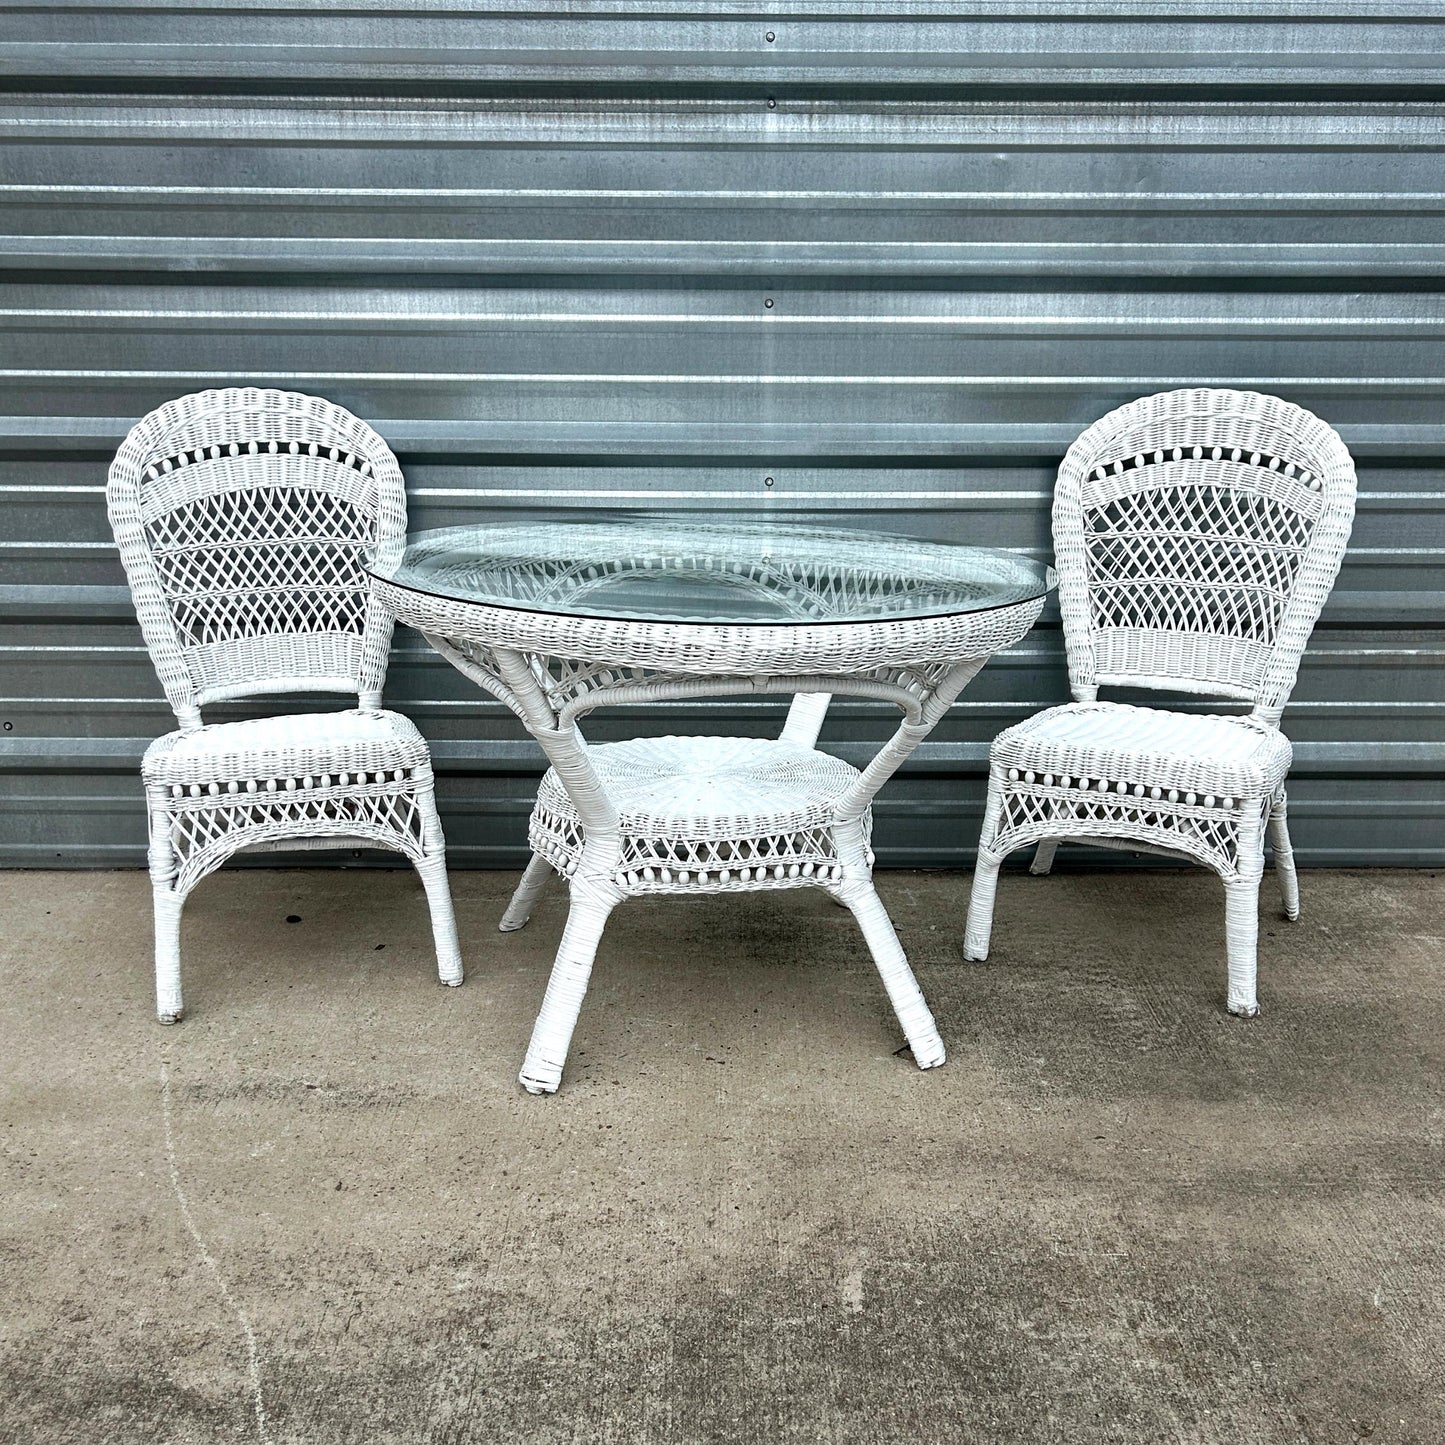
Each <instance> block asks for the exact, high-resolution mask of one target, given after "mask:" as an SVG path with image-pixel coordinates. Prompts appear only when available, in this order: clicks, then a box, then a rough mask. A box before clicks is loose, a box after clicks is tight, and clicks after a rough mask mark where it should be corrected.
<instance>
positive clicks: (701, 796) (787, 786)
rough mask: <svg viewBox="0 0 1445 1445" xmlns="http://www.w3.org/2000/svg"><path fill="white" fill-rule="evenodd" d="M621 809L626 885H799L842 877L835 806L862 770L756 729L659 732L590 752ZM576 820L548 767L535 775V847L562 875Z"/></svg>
mask: <svg viewBox="0 0 1445 1445" xmlns="http://www.w3.org/2000/svg"><path fill="white" fill-rule="evenodd" d="M589 756H590V757H591V758H592V761H593V765H594V767H595V768H596V771H597V776H598V779H599V781H600V782H601V783H602V785H603V787H604V788H605V789H606V792H607V795H608V797H609V798H610V799H611V800H612V801H613V804H614V806H615V807H616V809H617V814H618V824H619V828H620V831H621V833H622V851H621V857H620V861H619V864H618V867H617V870H616V872H615V874H614V876H613V881H614V882H615V883H616V884H617V886H618V887H620V888H622V889H623V890H624V891H625V892H629V893H640V892H650V891H664V890H665V891H669V892H675V891H677V889H678V888H679V887H682V888H688V887H691V888H694V889H697V890H701V891H708V892H712V891H717V890H719V889H724V888H729V887H733V888H758V887H767V886H768V885H769V884H770V883H777V884H779V885H780V886H790V885H791V886H797V883H798V881H800V880H802V879H807V878H816V879H817V880H818V882H819V883H820V884H821V883H824V882H827V881H829V880H831V879H833V878H835V877H837V876H840V873H841V867H840V865H839V862H838V853H837V848H836V846H835V843H834V838H833V823H834V807H835V805H836V803H837V802H838V799H839V798H841V797H842V796H843V794H844V793H845V792H846V791H847V790H848V788H849V787H851V786H852V784H853V783H855V782H856V781H857V778H858V771H857V769H856V768H852V767H850V766H849V765H848V764H847V763H845V762H843V761H842V760H841V759H839V758H835V757H832V756H830V755H829V754H827V753H820V752H817V751H816V750H814V749H813V748H806V747H799V746H797V745H796V744H792V743H786V742H781V741H773V740H771V739H763V738H726V737H662V738H635V739H632V740H630V741H627V742H619V743H603V744H600V745H596V746H594V747H592V748H591V749H590V750H589ZM584 837H585V834H584V830H583V826H582V820H581V818H580V817H579V816H578V813H577V809H576V807H575V805H574V804H573V802H572V800H571V799H570V798H569V797H568V795H567V791H566V789H565V788H564V787H563V784H562V780H561V779H560V778H559V777H558V775H557V772H556V770H555V769H551V770H549V771H548V773H547V775H546V777H545V778H543V780H542V786H541V788H540V790H539V792H538V796H537V806H536V809H535V810H534V812H533V815H532V827H531V843H532V847H533V848H534V849H535V850H536V851H537V852H538V853H539V854H540V855H541V856H542V857H543V858H545V859H546V860H547V861H548V862H549V863H550V864H551V865H552V866H553V867H554V868H555V869H557V870H558V871H559V872H561V873H563V874H566V875H568V876H570V875H571V874H572V873H573V872H575V870H576V867H577V863H578V861H579V860H580V858H581V855H582V848H583V842H584Z"/></svg>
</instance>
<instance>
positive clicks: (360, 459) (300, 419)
mask: <svg viewBox="0 0 1445 1445" xmlns="http://www.w3.org/2000/svg"><path fill="white" fill-rule="evenodd" d="M106 498H107V503H108V506H109V510H110V521H111V526H112V528H113V529H114V531H115V539H116V543H117V545H118V546H119V548H120V556H121V561H122V562H123V563H124V565H125V570H126V575H127V577H128V578H129V580H130V586H131V593H132V595H133V596H134V598H135V604H136V613H137V616H138V617H139V619H140V624H141V630H142V632H143V633H144V635H145V640H146V644H147V646H148V647H149V649H150V653H151V657H152V660H153V661H154V663H155V666H156V671H157V672H158V673H159V674H160V678H161V683H162V685H163V686H164V688H165V692H166V698H167V700H168V701H169V702H170V705H171V708H172V710H173V711H174V712H175V715H176V719H177V721H178V722H179V723H180V725H181V726H180V730H179V731H178V732H173V733H169V734H167V735H166V736H165V737H162V738H158V739H157V740H156V741H155V742H154V743H153V744H152V745H151V746H150V747H149V748H148V749H147V750H146V755H145V760H144V762H143V763H142V765H141V773H142V777H143V778H144V781H145V789H146V798H147V804H148V808H149V813H150V853H149V859H150V873H151V882H152V885H153V888H154V893H155V933H156V939H155V949H156V1012H157V1014H158V1016H159V1017H160V1020H161V1022H162V1023H174V1022H175V1021H176V1020H177V1019H179V1018H180V1017H181V974H180V924H181V909H182V907H183V905H184V903H185V898H186V895H187V894H188V893H189V892H190V890H191V889H192V888H194V887H195V885H196V884H197V883H198V882H200V880H201V879H202V878H204V877H205V876H206V875H207V874H208V873H211V872H212V871H214V870H215V869H216V868H218V867H220V865H221V864H222V863H223V862H225V860H226V859H227V858H229V857H230V856H231V854H233V853H235V852H237V851H238V850H239V849H242V848H274V847H286V848H288V849H290V848H308V847H309V848H338V847H356V846H365V847H382V848H392V849H396V850H398V851H400V852H402V853H405V854H406V855H407V857H409V858H410V859H411V860H412V862H413V863H414V864H415V865H416V869H417V872H418V873H419V874H420V875H421V879H422V883H423V884H424V886H425V888H426V892H427V898H428V901H429V902H430V905H431V915H432V928H433V932H434V935H435V941H436V951H437V963H438V972H439V973H440V976H441V978H442V981H443V982H445V983H447V984H452V985H455V984H459V983H460V982H461V981H462V966H461V956H460V953H459V951H458V949H457V937H456V924H455V922H454V920H453V917H452V905H451V895H450V893H449V891H448V888H447V875H446V854H445V848H444V844H443V841H442V830H441V824H440V822H439V821H438V819H437V811H436V802H435V799H434V796H433V784H432V770H431V759H430V755H429V753H428V751H427V746H426V743H425V741H424V740H423V739H422V737H421V734H420V733H418V732H417V730H416V728H415V727H414V726H413V725H412V724H411V723H410V722H409V721H408V720H407V719H406V718H403V717H401V716H399V715H398V714H396V713H393V712H386V711H384V710H383V709H382V707H381V688H382V682H383V680H384V678H385V675H386V662H387V651H388V648H389V647H390V644H391V632H392V617H391V614H390V613H388V612H387V611H386V610H385V609H384V608H382V607H380V606H378V605H377V604H376V602H375V601H374V599H373V598H372V597H371V595H370V591H369V585H368V577H367V574H366V571H365V570H364V569H365V566H366V564H367V563H368V562H370V561H372V560H373V559H376V560H379V561H382V562H385V561H388V560H395V559H396V558H397V557H399V556H400V555H401V551H402V548H403V546H404V544H405V538H406V493H405V488H404V483H403V481H402V476H401V471H400V469H399V468H398V466H397V464H396V458H395V457H394V456H393V455H392V454H391V451H390V449H389V448H388V447H387V445H386V443H385V442H383V441H382V440H381V438H380V437H379V436H377V434H376V433H375V432H374V431H372V429H371V428H370V427H369V426H367V425H366V424H365V423H364V422H361V421H358V420H357V418H356V417H354V416H352V415H351V414H350V413H349V412H346V411H343V410H342V409H341V408H340V407H338V406H333V405H332V404H331V403H330V402H326V401H321V400H319V399H318V398H316V397H311V396H302V395H299V394H297V393H295V392H285V391H274V390H257V389H254V388H245V389H239V388H231V389H227V390H224V391H204V392H198V393H195V394H194V395H191V396H183V397H180V398H179V399H178V400H176V401H171V402H167V403H166V404H165V405H164V406H162V407H159V408H158V409H157V410H155V411H153V412H151V413H150V414H149V415H148V416H145V417H143V418H142V419H141V420H140V421H139V422H137V423H136V425H135V426H134V427H133V428H132V430H131V432H130V434H129V436H127V437H126V439H125V441H124V442H123V443H122V444H121V448H120V450H119V451H118V452H117V453H116V457H115V461H114V462H113V463H112V464H111V468H110V480H109V484H108V486H107V488H106ZM320 691H325V692H355V693H356V694H357V702H358V706H357V707H356V708H355V709H353V710H350V711H346V712H323V713H308V714H303V715H300V716H293V717H278V718H269V719H260V720H254V721H247V722H234V723H220V724H214V725H211V726H202V723H201V711H200V710H201V707H202V705H203V704H205V703H210V702H218V701H221V700H222V699H226V698H239V697H248V696H253V695H255V694H258V693H284V692H320Z"/></svg>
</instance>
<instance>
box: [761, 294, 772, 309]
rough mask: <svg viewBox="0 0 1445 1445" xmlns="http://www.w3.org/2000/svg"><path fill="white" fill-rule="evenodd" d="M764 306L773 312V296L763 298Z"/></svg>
mask: <svg viewBox="0 0 1445 1445" xmlns="http://www.w3.org/2000/svg"><path fill="white" fill-rule="evenodd" d="M763 305H764V306H766V307H767V309H768V310H769V311H771V310H772V309H773V298H772V297H771V296H765V297H763Z"/></svg>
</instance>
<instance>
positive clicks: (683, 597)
mask: <svg viewBox="0 0 1445 1445" xmlns="http://www.w3.org/2000/svg"><path fill="white" fill-rule="evenodd" d="M377 575H378V576H379V577H383V578H384V579H385V580H386V581H388V582H390V583H392V584H393V585H394V586H398V587H404V588H407V589H409V590H412V591H415V592H419V593H423V594H426V595H429V596H433V597H444V598H448V599H451V600H454V601H459V602H471V603H477V604H480V605H483V606H489V607H506V608H514V609H517V610H520V611H528V612H545V613H549V614H551V615H554V616H564V617H569V616H570V617H585V618H597V619H604V620H609V621H637V622H652V623H658V622H661V623H680V624H697V623H701V624H704V625H706V624H721V625H724V626H747V625H749V624H758V625H765V626H771V627H776V626H780V625H784V626H786V625H788V624H795V625H799V626H803V625H817V624H818V623H847V622H880V621H901V620H905V619H909V618H924V617H947V616H954V615H956V614H958V613H965V612H984V611H988V610H989V609H991V608H995V607H1008V606H1012V605H1014V604H1017V603H1020V602H1029V601H1032V600H1034V599H1036V598H1039V597H1042V596H1043V595H1044V593H1046V592H1047V591H1048V590H1049V589H1050V588H1051V587H1052V586H1053V572H1052V570H1051V569H1050V568H1048V567H1045V566H1044V565H1043V564H1041V563H1038V562H1035V561H1033V560H1032V559H1030V558H1028V557H1023V556H1020V555H1018V554H1017V553H1013V552H996V551H991V550H989V549H987V548H982V547H968V546H958V545H953V544H950V543H942V542H925V541H919V540H916V539H913V538H909V537H900V536H897V535H894V534H887V533H877V532H859V531H851V530H845V529H843V528H830V527H798V526H787V525H774V524H772V523H761V524H760V523H739V524H736V525H735V524H731V523H729V524H726V525H718V524H706V523H694V522H687V521H679V520H672V519H667V518H659V517H655V516H652V517H635V518H630V519H628V520H625V521H606V522H596V521H591V522H583V521H571V520H557V521H545V522H540V521H539V522H530V523H525V524H520V525H518V524H506V525H501V526H492V525H479V526H468V527H447V528H443V529H441V530H439V531H434V532H420V533H414V534H413V535H412V536H411V537H409V538H408V539H407V548H406V553H405V555H404V556H403V558H402V560H401V562H400V564H399V565H398V566H396V567H395V568H393V569H384V570H378V572H377Z"/></svg>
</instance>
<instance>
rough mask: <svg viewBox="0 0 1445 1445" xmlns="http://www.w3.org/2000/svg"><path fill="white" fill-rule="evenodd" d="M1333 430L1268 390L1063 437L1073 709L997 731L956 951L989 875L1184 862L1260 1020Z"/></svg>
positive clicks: (1316, 604)
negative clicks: (1023, 857) (1287, 712)
mask: <svg viewBox="0 0 1445 1445" xmlns="http://www.w3.org/2000/svg"><path fill="white" fill-rule="evenodd" d="M1354 502H1355V471H1354V464H1353V462H1352V461H1351V460H1350V455H1349V453H1348V452H1347V451H1346V450H1345V446H1344V443H1343V442H1342V441H1341V440H1340V438H1339V436H1338V435H1337V434H1336V433H1335V432H1334V431H1333V430H1332V429H1331V428H1330V427H1328V426H1327V425H1326V424H1325V423H1324V422H1322V421H1321V420H1320V419H1319V418H1318V417H1316V416H1313V415H1312V414H1311V413H1309V412H1307V411H1303V410H1301V409H1300V408H1299V407H1297V406H1293V405H1291V404H1290V403H1288V402H1284V401H1281V400H1279V399H1278V398H1277V397H1272V396H1263V395H1260V394H1258V393H1254V392H1240V391H1227V390H1218V389H1195V390H1186V391H1173V392H1165V393H1161V394H1160V395H1157V396H1149V397H1144V398H1142V399H1141V400H1139V401H1135V402H1131V403H1130V404H1129V405H1127V406H1123V407H1120V408H1119V409H1118V410H1117V411H1112V412H1110V413H1109V414H1108V415H1107V416H1105V417H1103V418H1101V419H1100V420H1099V421H1097V422H1095V423H1094V425H1093V426H1091V427H1090V428H1089V429H1088V430H1087V431H1085V432H1084V433H1083V435H1082V436H1080V437H1079V439H1078V440H1077V441H1076V442H1075V443H1074V445H1073V446H1072V447H1070V449H1069V452H1068V455H1067V456H1066V457H1065V458H1064V462H1063V465H1062V467H1061V468H1060V470H1059V478H1058V485H1057V488H1056V490H1055V493H1054V544H1055V549H1056V552H1057V566H1058V574H1059V603H1060V608H1061V611H1062V614H1063V624H1064V636H1065V640H1066V643H1067V647H1068V657H1069V677H1070V683H1071V690H1072V692H1073V695H1074V698H1075V701H1074V702H1073V703H1069V704H1065V705H1064V706H1062V707H1055V708H1050V709H1049V710H1048V711H1046V712H1043V713H1040V714H1038V715H1037V716H1036V717H1033V718H1031V719H1029V720H1028V721H1027V722H1025V723H1021V724H1020V725H1019V726H1017V727H1013V728H1009V729H1008V730H1007V731H1006V732H1004V733H1001V734H1000V735H999V737H998V738H997V739H996V740H995V742H994V745H993V749H992V752H991V756H990V767H989V790H988V803H987V807H986V810H985V815H984V824H983V835H982V838H981V840H980V843H979V855H978V866H977V870H976V872H975V874H974V882H973V895H972V898H971V900H970V904H969V911H968V925H967V931H966V934H965V941H964V951H965V953H966V955H967V956H968V957H969V958H974V959H983V958H986V957H987V956H988V945H989V934H990V931H991V928H992V922H993V905H994V892H995V888H996V886H997V881H998V871H999V865H1000V863H1001V861H1002V860H1003V858H1004V857H1005V856H1006V855H1007V854H1008V853H1010V852H1012V851H1013V850H1014V849H1016V848H1021V847H1024V846H1025V845H1028V844H1033V843H1037V844H1038V853H1037V855H1036V857H1035V860H1034V864H1033V871H1034V872H1035V873H1047V872H1048V871H1049V868H1050V867H1051V866H1052V863H1053V857H1054V850H1055V848H1056V847H1057V845H1058V843H1059V842H1061V841H1067V842H1074V843H1090V844H1097V845H1100V846H1103V847H1122V848H1129V849H1135V850H1140V851H1146V852H1158V853H1163V854H1166V855H1169V856H1177V857H1184V858H1188V859H1192V860H1194V861H1196V862H1200V863H1203V864H1205V865H1206V866H1208V867H1210V868H1213V869H1214V871H1215V872H1217V873H1218V874H1219V875H1220V877H1221V878H1222V879H1223V880H1224V885H1225V909H1226V939H1227V946H1228V959H1229V988H1228V996H1227V1004H1228V1007H1229V1009H1230V1011H1231V1012H1233V1013H1236V1014H1240V1015H1243V1016H1245V1017H1252V1016H1253V1015H1254V1014H1256V1013H1258V1011H1259V1005H1258V999H1257V996H1256V988H1255V974H1256V953H1257V940H1258V932H1259V905H1258V897H1259V884H1260V878H1261V875H1262V873H1263V869H1264V844H1265V835H1266V833H1268V835H1269V840H1270V842H1271V843H1272V844H1273V847H1274V856H1275V867H1276V870H1277V872H1278V873H1279V876H1280V883H1281V887H1282V890H1283V893H1284V903H1285V911H1286V913H1287V915H1288V916H1289V917H1290V918H1297V917H1298V916H1299V890H1298V884H1297V881H1296V877H1295V869H1294V859H1293V854H1292V853H1291V851H1290V843H1289V832H1288V828H1287V826H1286V821H1285V788H1284V783H1285V774H1286V772H1287V771H1288V769H1289V764H1290V745H1289V742H1288V740H1287V739H1286V738H1285V737H1284V736H1283V735H1282V734H1281V733H1280V731H1279V719H1280V714H1281V712H1282V711H1283V709H1284V705H1285V702H1286V700H1287V699H1288V697H1289V694H1290V691H1291V689H1292V688H1293V686H1294V680H1295V674H1296V671H1297V669H1298V667H1299V660H1300V655H1301V653H1302V652H1303V650H1304V645H1305V642H1306V640H1307V639H1308V637H1309V634H1310V630H1311V628H1312V627H1313V626H1314V623H1315V619H1316V618H1317V617H1318V616H1319V612H1320V609H1321V607H1322V606H1323V605H1324V602H1325V598H1326V597H1327V596H1328V594H1329V590H1330V587H1331V585H1332V584H1333V582H1334V579H1335V575H1336V573H1337V572H1338V570H1339V566H1340V560H1341V558H1342V556H1343V554H1344V550H1345V543H1346V541H1347V540H1348V538H1349V532H1350V524H1351V521H1352V519H1353V516H1354ZM1101 685H1118V686H1130V687H1145V688H1155V689H1164V690H1168V691H1172V692H1178V693H1194V694H1198V695H1201V696H1206V697H1211V696H1212V697H1218V698H1229V699H1239V700H1243V701H1246V702H1249V703H1252V704H1253V710H1252V712H1251V713H1250V714H1249V715H1248V716H1228V717H1223V716H1221V717H1212V716H1196V715H1189V714H1183V713H1177V712H1171V711H1167V710H1165V709H1162V708H1141V707H1132V706H1128V705H1124V704H1118V703H1105V702H1099V701H1098V700H1097V696H1098V689H1099V687H1100V686H1101Z"/></svg>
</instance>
